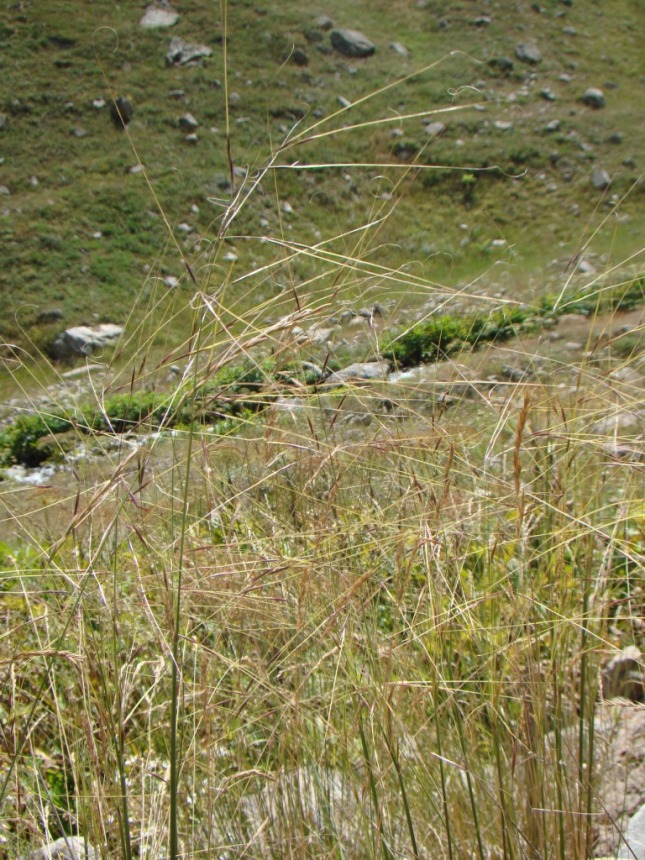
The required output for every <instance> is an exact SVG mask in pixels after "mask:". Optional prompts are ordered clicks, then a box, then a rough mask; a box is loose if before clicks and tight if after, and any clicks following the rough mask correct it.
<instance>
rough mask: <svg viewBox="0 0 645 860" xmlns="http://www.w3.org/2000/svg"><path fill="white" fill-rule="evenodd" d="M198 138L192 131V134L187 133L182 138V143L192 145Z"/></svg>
mask: <svg viewBox="0 0 645 860" xmlns="http://www.w3.org/2000/svg"><path fill="white" fill-rule="evenodd" d="M198 140H199V138H198V137H197V135H196V134H194V133H193V134H187V135H186V137H185V138H184V143H188V144H190V145H191V146H194V145H195V144H196V143H197V141H198Z"/></svg>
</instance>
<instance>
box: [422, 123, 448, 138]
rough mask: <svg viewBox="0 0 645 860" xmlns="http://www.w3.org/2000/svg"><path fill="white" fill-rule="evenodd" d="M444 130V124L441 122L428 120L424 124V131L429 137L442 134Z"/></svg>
mask: <svg viewBox="0 0 645 860" xmlns="http://www.w3.org/2000/svg"><path fill="white" fill-rule="evenodd" d="M445 130H446V126H445V125H444V123H442V122H439V121H437V122H429V123H428V124H427V125H426V126H424V131H425V133H426V134H427V135H429V136H430V137H436V136H437V135H438V134H442V133H443V132H444V131H445Z"/></svg>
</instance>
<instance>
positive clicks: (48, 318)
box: [36, 308, 63, 325]
mask: <svg viewBox="0 0 645 860" xmlns="http://www.w3.org/2000/svg"><path fill="white" fill-rule="evenodd" d="M62 318H63V312H62V311H61V309H60V308H51V309H50V310H47V311H41V312H40V313H39V314H38V317H37V318H36V322H37V323H38V324H39V325H44V324H46V323H52V322H60V320H62Z"/></svg>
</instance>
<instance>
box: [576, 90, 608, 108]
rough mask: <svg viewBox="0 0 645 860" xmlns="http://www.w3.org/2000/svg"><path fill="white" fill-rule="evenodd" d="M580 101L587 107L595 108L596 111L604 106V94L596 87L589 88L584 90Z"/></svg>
mask: <svg viewBox="0 0 645 860" xmlns="http://www.w3.org/2000/svg"><path fill="white" fill-rule="evenodd" d="M582 101H583V102H584V103H585V104H586V105H588V106H589V107H592V108H596V110H597V109H598V108H601V107H604V106H605V94H604V93H603V91H602V90H599V89H597V88H596V87H589V88H588V89H586V90H585V93H584V95H583V97H582Z"/></svg>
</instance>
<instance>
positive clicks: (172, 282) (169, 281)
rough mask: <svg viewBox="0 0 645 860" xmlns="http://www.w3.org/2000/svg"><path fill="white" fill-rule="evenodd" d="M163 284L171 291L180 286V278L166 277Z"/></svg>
mask: <svg viewBox="0 0 645 860" xmlns="http://www.w3.org/2000/svg"><path fill="white" fill-rule="evenodd" d="M163 282H164V284H165V285H166V286H167V287H168V288H169V289H171V290H173V289H174V288H175V287H178V286H179V278H176V277H175V276H174V275H166V277H165V278H164V279H163Z"/></svg>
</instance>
